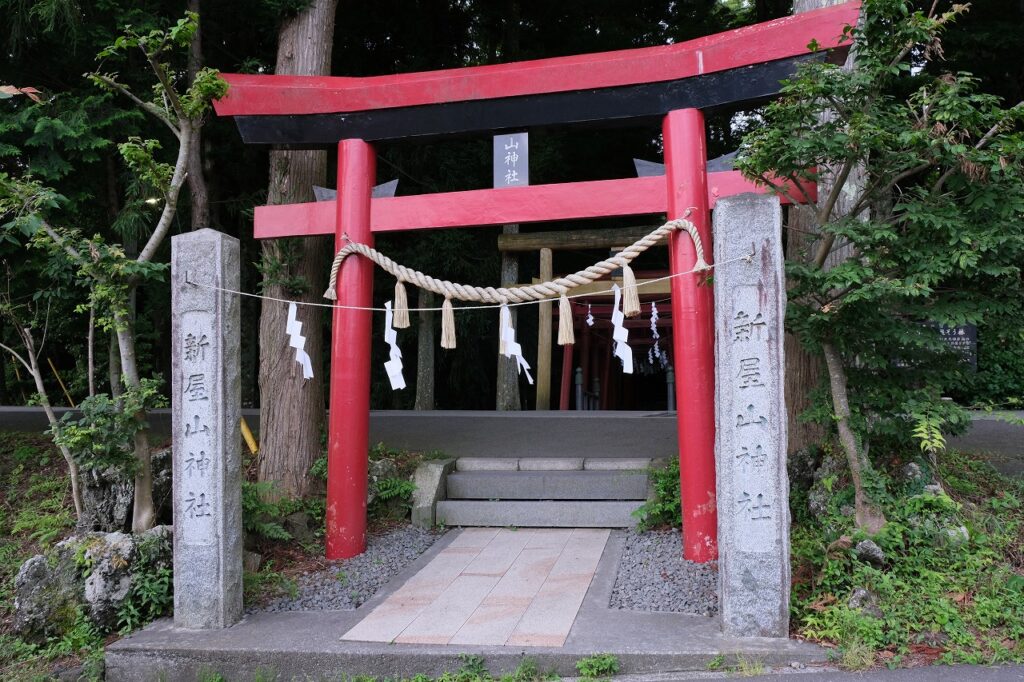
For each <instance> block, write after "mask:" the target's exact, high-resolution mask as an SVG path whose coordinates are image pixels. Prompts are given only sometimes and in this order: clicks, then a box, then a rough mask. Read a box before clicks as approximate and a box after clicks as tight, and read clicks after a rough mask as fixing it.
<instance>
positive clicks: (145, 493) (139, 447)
mask: <svg viewBox="0 0 1024 682" xmlns="http://www.w3.org/2000/svg"><path fill="white" fill-rule="evenodd" d="M133 293H134V292H133ZM114 323H115V325H116V331H117V346H118V348H120V350H121V371H122V373H123V377H124V383H125V387H126V388H128V389H129V390H139V389H141V388H142V380H141V377H140V376H139V364H138V357H137V355H136V352H135V320H134V319H131V318H130V317H129V316H126V315H124V314H123V313H115V314H114ZM132 417H133V418H134V419H135V421H137V422H139V427H140V428H139V429H138V430H137V431H136V432H135V447H134V450H135V497H134V500H133V503H132V532H133V533H142V532H144V531H147V530H149V529H150V528H152V527H153V523H154V522H155V521H156V509H155V507H154V505H153V456H152V453H151V452H150V451H149V431H148V429H146V428H145V423H146V410H144V409H142V410H139V411H138V412H136V413H135V414H134V415H132Z"/></svg>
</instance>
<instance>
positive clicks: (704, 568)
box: [609, 530, 718, 616]
mask: <svg viewBox="0 0 1024 682" xmlns="http://www.w3.org/2000/svg"><path fill="white" fill-rule="evenodd" d="M609 606H610V607H611V608H613V609H624V610H629V611H670V612H673V613H692V614H696V615H700V616H713V615H715V614H717V613H718V566H717V565H716V564H714V563H706V564H698V563H694V562H692V561H687V560H686V559H683V544H682V536H681V534H680V532H679V531H678V530H655V531H647V532H644V533H637V532H635V531H629V532H628V533H627V535H626V542H625V544H624V546H623V548H622V558H621V559H620V560H619V572H618V575H616V576H615V586H614V587H613V588H612V596H611V602H610V604H609Z"/></svg>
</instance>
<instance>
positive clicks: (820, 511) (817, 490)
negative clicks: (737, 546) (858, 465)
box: [807, 453, 846, 519]
mask: <svg viewBox="0 0 1024 682" xmlns="http://www.w3.org/2000/svg"><path fill="white" fill-rule="evenodd" d="M845 467H846V463H845V462H842V461H840V459H839V458H838V457H837V456H836V455H834V454H831V453H830V454H826V455H825V456H824V457H823V458H822V460H821V466H819V467H818V469H817V470H816V471H815V472H814V483H812V484H811V489H810V490H808V491H807V509H808V510H809V511H810V512H811V514H812V515H813V516H814V517H815V518H817V519H820V518H822V517H824V516H828V511H829V501H830V500H831V499H832V496H833V493H832V492H829V490H828V488H827V487H826V485H825V481H826V480H831V481H833V482H835V481H836V480H838V478H839V477H840V475H841V474H842V472H843V471H844V470H845Z"/></svg>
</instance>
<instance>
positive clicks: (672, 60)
mask: <svg viewBox="0 0 1024 682" xmlns="http://www.w3.org/2000/svg"><path fill="white" fill-rule="evenodd" d="M858 11H859V3H856V2H851V3H847V4H845V5H839V6H835V7H830V8H826V9H820V10H815V11H812V12H807V13H805V14H800V15H797V16H793V17H786V18H783V19H778V20H776V21H771V22H767V23H763V24H758V25H755V26H750V27H746V28H742V29H738V30H734V31H728V32H725V33H720V34H716V35H713V36H708V37H705V38H700V39H697V40H692V41H688V42H685V43H679V44H676V45H668V46H661V47H651V48H642V49H635V50H623V51H618V52H606V53H600V54H591V55H580V56H573V57H561V58H555V59H541V60H535V61H528V62H519V63H511V64H497V65H492V66H478V67H467V68H462V69H450V70H443V71H431V72H425V73H412V74H400V75H394V76H377V77H370V78H348V77H320V76H263V75H246V74H226V75H225V76H224V77H225V79H226V80H227V81H228V83H229V85H230V87H229V89H228V93H227V95H226V96H225V97H224V98H223V99H221V100H220V101H218V102H216V103H215V108H216V111H217V113H218V114H219V115H222V116H234V117H235V120H236V123H237V125H238V129H239V131H240V132H241V134H242V137H243V140H244V141H245V142H247V143H257V144H279V145H287V146H289V147H292V148H308V147H323V146H327V145H334V144H337V145H338V195H337V200H336V201H334V202H326V201H325V202H315V203H306V204H297V205H283V206H262V207H258V208H257V209H256V226H255V233H256V237H257V238H273V237H285V236H289V237H294V236H308V235H320V234H332V233H333V234H334V235H335V245H336V248H337V249H340V248H341V247H342V246H344V242H343V239H342V235H347V236H348V237H349V238H350V239H351V240H353V241H356V242H361V243H364V244H367V245H370V246H372V245H373V234H374V233H375V232H390V231H398V230H416V229H426V228H449V227H465V226H476V225H499V224H504V223H528V222H537V221H551V220H566V219H573V218H595V217H602V216H620V215H637V214H649V213H667V215H668V218H669V219H672V218H678V217H684V216H687V217H688V218H689V219H690V220H691V221H692V222H693V223H694V224H695V225H696V227H697V229H698V231H699V233H700V235H701V239H702V241H703V243H704V248H705V252H706V255H707V257H708V262H713V260H712V257H711V256H712V254H711V253H710V250H711V249H710V247H711V243H712V239H711V230H710V223H709V211H710V208H711V207H713V205H714V203H715V200H716V198H717V197H719V196H727V195H730V194H736V193H740V192H749V191H764V190H763V189H762V188H758V187H756V186H754V185H753V184H752V183H749V182H747V181H746V180H744V179H743V178H742V177H741V176H740V174H739V173H737V172H732V171H729V172H719V173H710V174H709V173H707V172H706V162H707V153H706V151H705V128H704V115H703V113H702V110H703V109H710V108H715V107H724V106H729V105H736V104H739V103H742V102H756V101H759V100H763V99H766V98H768V97H770V96H772V95H773V94H775V93H777V92H778V88H779V81H780V80H781V79H784V78H786V77H789V76H791V75H792V74H793V73H794V71H795V69H796V66H797V64H798V63H799V62H801V61H804V60H807V59H821V58H828V57H829V56H830V55H829V53H828V52H827V51H828V50H834V49H835V48H840V47H843V46H844V44H843V40H842V32H843V27H844V26H846V25H849V24H854V23H855V22H856V20H857V14H858ZM812 40H814V41H816V43H817V45H818V48H819V51H814V52H812V51H811V50H810V48H809V44H810V43H811V41H812ZM657 118H660V119H661V120H662V132H663V137H664V154H665V159H664V160H665V169H666V173H665V176H664V177H663V178H662V177H644V178H628V179H620V180H603V181H596V182H576V183H565V184H556V185H534V186H528V187H516V188H505V189H501V190H474V191H464V192H450V193H442V194H429V195H419V196H406V197H392V198H378V199H371V196H370V192H371V188H372V186H373V184H374V180H375V171H376V160H375V156H374V151H373V147H372V146H371V144H370V143H371V142H373V141H378V140H390V139H403V138H421V139H422V138H426V137H440V136H445V135H458V134H461V135H465V134H470V133H478V132H484V131H499V130H502V129H514V128H520V129H521V128H524V127H528V126H538V125H557V124H561V125H565V124H582V125H585V124H588V123H598V122H601V123H604V124H607V122H608V121H622V122H625V123H629V122H633V123H635V122H637V121H644V120H652V119H655V120H656V119H657ZM810 189H811V190H813V188H810ZM811 197H812V198H813V194H811ZM669 257H670V268H671V271H672V273H679V272H685V271H686V270H688V269H689V268H691V267H692V265H693V263H694V260H695V257H696V254H695V251H694V248H693V244H692V242H691V241H690V239H689V238H688V237H687V236H686V235H679V234H678V233H674V234H673V235H672V236H671V239H670V242H669ZM372 268H373V264H372V263H370V262H369V261H367V260H365V259H361V258H348V259H346V260H345V261H344V263H343V265H342V267H341V271H340V273H339V275H338V282H337V290H338V304H339V305H340V306H353V307H362V308H368V307H370V306H371V305H372V302H373V301H372V285H373V277H372ZM702 279H703V275H698V274H687V275H683V276H679V277H675V278H673V279H672V286H671V288H672V320H673V325H679V328H678V329H676V330H675V333H674V334H673V340H674V343H673V356H674V364H675V368H676V373H675V375H676V395H677V399H676V404H677V407H678V429H679V460H680V488H681V492H682V503H683V519H682V522H683V539H684V543H683V547H684V555H685V557H686V558H687V559H690V560H692V561H702V562H703V561H710V560H713V559H715V558H716V557H717V552H718V549H717V505H716V500H715V452H714V447H715V407H714V405H715V388H714V361H715V357H714V331H713V329H712V326H713V319H714V317H713V297H712V289H711V287H709V286H701V282H702ZM370 325H371V314H370V312H369V311H367V310H353V309H346V308H344V307H339V308H335V310H334V316H333V330H332V334H333V336H332V344H331V354H332V355H331V357H332V362H331V385H330V408H331V409H330V423H329V429H330V433H329V439H328V484H327V533H326V549H327V558H328V559H340V558H348V557H351V556H355V555H357V554H360V553H362V552H363V551H364V550H365V548H366V488H367V451H368V446H369V443H368V439H369V408H370V406H369V399H370V338H371V330H370Z"/></svg>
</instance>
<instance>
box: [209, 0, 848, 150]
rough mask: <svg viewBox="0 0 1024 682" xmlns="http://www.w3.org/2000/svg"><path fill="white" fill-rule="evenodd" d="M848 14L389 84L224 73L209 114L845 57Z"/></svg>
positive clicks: (330, 108)
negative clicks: (821, 53) (819, 53)
mask: <svg viewBox="0 0 1024 682" xmlns="http://www.w3.org/2000/svg"><path fill="white" fill-rule="evenodd" d="M858 12H859V3H856V2H850V3H846V4H843V5H838V6H835V7H828V8H825V9H820V10H816V11H813V12H806V13H804V14H800V15H797V16H791V17H783V18H781V19H775V20H774V21H768V22H764V23H761V24H756V25H753V26H747V27H744V28H739V29H735V30H732V31H725V32H723V33H716V34H714V35H710V36H705V37H703V38H697V39H695V40H688V41H686V42H682V43H676V44H674V45H662V46H657V47H647V48H640V49H633V50H619V51H615V52H599V53H595V54H585V55H574V56H570V57H555V58H552V59H537V60H533V61H524V62H512V63H507V64H491V65H487V66H474V67H468V68H458V69H445V70H440V71H428V72H421V73H403V74H396V75H390V76H370V77H365V78H361V77H348V76H275V75H264V74H240V73H226V74H223V77H224V79H225V80H227V82H228V86H229V89H228V93H227V95H226V96H224V97H223V98H221V99H219V100H217V101H216V102H214V107H215V108H216V111H217V115H218V116H236V117H237V116H269V115H281V116H290V117H296V116H302V115H309V114H333V113H338V112H356V111H380V110H384V109H397V108H405V107H427V106H430V105H437V104H449V103H452V102H466V101H475V100H497V99H507V98H515V97H524V96H530V95H542V94H551V93H556V92H572V91H576V90H579V91H583V90H594V91H596V90H601V89H604V88H614V87H621V86H629V85H640V84H648V83H660V82H666V81H675V80H680V79H685V78H691V77H693V76H702V75H707V74H712V73H718V72H722V71H729V70H732V69H737V68H741V67H745V66H753V65H757V64H763V63H766V62H773V61H777V60H781V59H786V58H788V57H795V56H798V55H805V54H808V52H809V50H808V48H807V45H808V43H809V42H810V41H811V39H814V40H816V41H817V43H818V45H819V47H820V49H821V50H829V49H833V48H844V47H848V43H844V42H843V41H842V29H843V26H844V25H846V24H851V25H852V24H856V23H857V15H858ZM490 129H494V127H490V128H488V130H490ZM335 142H337V138H335Z"/></svg>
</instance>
